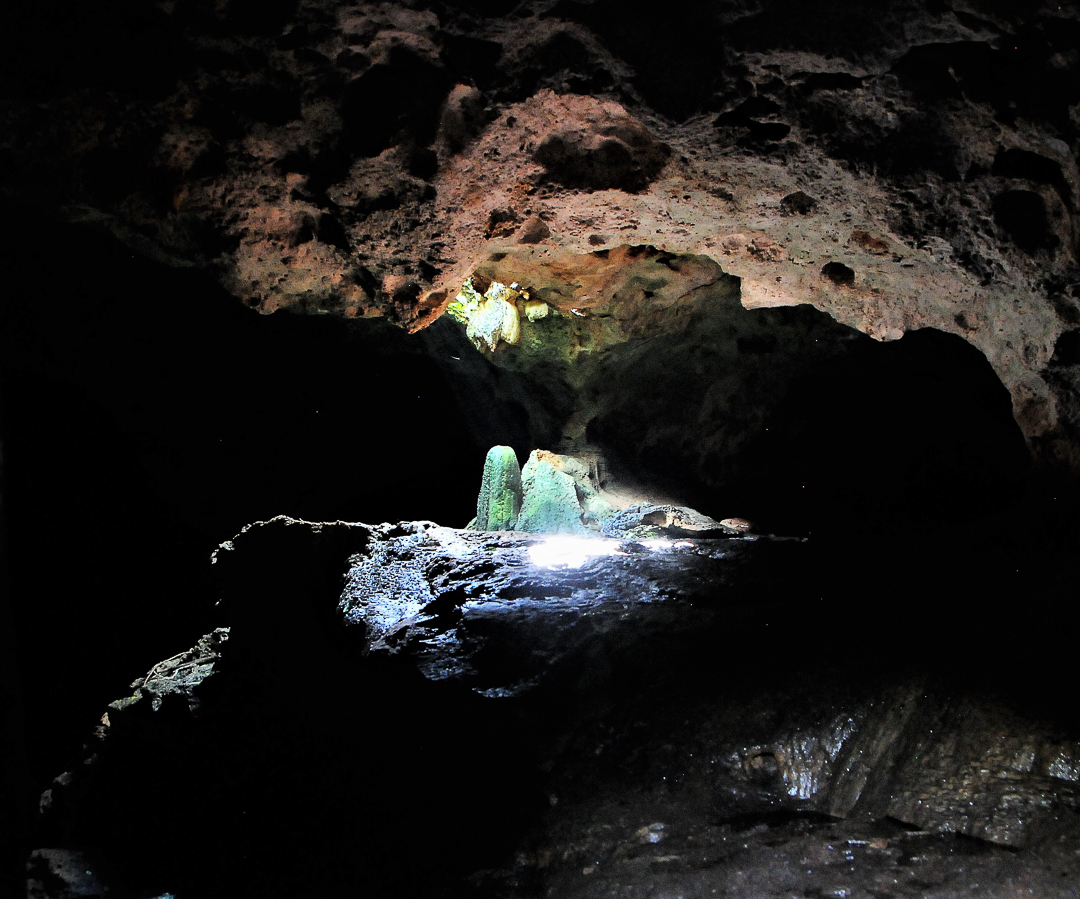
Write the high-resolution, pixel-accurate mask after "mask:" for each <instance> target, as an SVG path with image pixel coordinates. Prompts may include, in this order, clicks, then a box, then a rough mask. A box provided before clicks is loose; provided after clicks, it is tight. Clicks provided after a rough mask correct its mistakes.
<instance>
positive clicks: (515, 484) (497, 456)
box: [473, 446, 521, 531]
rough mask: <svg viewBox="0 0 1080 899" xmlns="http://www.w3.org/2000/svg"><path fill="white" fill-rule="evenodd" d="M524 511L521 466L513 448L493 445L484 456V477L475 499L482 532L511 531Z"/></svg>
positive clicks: (477, 518) (475, 523)
mask: <svg viewBox="0 0 1080 899" xmlns="http://www.w3.org/2000/svg"><path fill="white" fill-rule="evenodd" d="M520 512H521V469H520V468H519V467H518V460H517V456H516V455H515V454H514V449H513V447H510V446H493V447H492V448H491V449H489V450H488V454H487V457H486V458H485V459H484V477H483V480H481V482H480V495H479V496H478V497H477V499H476V520H475V522H474V524H473V526H474V527H475V528H476V529H477V530H479V531H512V530H513V529H514V527H515V526H516V525H517V523H518V515H519V514H520Z"/></svg>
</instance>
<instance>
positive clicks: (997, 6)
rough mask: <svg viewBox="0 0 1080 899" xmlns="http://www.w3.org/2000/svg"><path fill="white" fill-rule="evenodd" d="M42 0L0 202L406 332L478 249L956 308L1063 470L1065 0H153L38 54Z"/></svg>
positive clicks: (649, 291) (635, 304)
mask: <svg viewBox="0 0 1080 899" xmlns="http://www.w3.org/2000/svg"><path fill="white" fill-rule="evenodd" d="M47 6H48V5H47V4H46V5H45V11H44V14H43V15H41V16H40V18H35V14H36V13H35V12H32V11H29V10H27V11H23V12H21V13H20V16H21V17H22V19H21V21H22V22H23V23H25V24H26V25H27V28H28V29H30V30H31V33H29V34H22V33H21V32H20V30H19V28H15V29H13V30H12V31H10V34H12V35H13V39H11V38H9V44H10V46H7V47H6V48H5V49H6V50H7V51H8V52H6V54H5V65H7V66H9V67H10V69H11V71H12V72H14V73H16V74H17V77H15V78H7V79H5V80H4V83H5V85H6V86H5V88H4V94H3V106H2V115H3V121H4V124H5V128H4V134H5V137H4V140H3V145H2V147H0V151H2V154H3V168H4V171H5V172H6V173H7V175H6V177H5V185H4V192H5V193H4V195H5V198H6V199H8V200H11V201H14V202H15V203H16V204H17V203H19V202H23V203H35V204H38V203H43V202H44V203H48V204H50V205H51V206H52V207H53V208H55V209H57V210H59V211H60V212H61V213H62V214H63V215H66V216H67V217H68V218H70V219H73V220H79V221H83V222H87V223H92V224H95V225H98V226H101V227H105V228H108V229H109V230H111V231H112V232H113V233H115V234H117V235H118V236H119V237H121V239H123V240H124V241H126V242H127V243H128V244H129V245H130V246H132V247H133V248H136V249H138V250H140V251H141V252H145V253H148V254H151V255H153V256H154V257H156V258H159V259H163V260H168V261H169V262H171V263H173V264H175V265H184V266H204V267H208V268H210V269H212V270H213V271H214V272H216V274H217V276H218V278H219V279H220V280H221V282H222V283H223V284H225V285H226V286H227V287H228V289H229V290H230V291H232V292H233V294H234V295H235V296H236V297H237V298H239V299H240V300H242V301H244V302H245V303H248V304H250V305H252V306H254V307H256V308H259V309H261V310H263V311H271V310H274V309H279V308H289V309H295V310H301V311H308V312H320V313H329V314H333V315H339V316H344V317H350V318H351V317H364V316H386V317H388V318H389V319H391V320H393V321H395V322H398V323H400V324H401V325H403V326H404V327H406V328H410V329H415V328H423V327H424V326H426V325H428V324H430V323H431V322H432V321H433V319H434V318H435V317H436V316H438V314H439V313H440V311H441V310H442V309H443V308H444V307H445V305H446V303H447V302H449V301H450V300H452V299H453V297H454V296H455V294H456V292H457V291H458V289H459V288H460V286H461V284H462V283H463V282H464V280H465V279H466V278H467V277H469V276H471V275H473V274H474V273H475V272H477V271H488V272H493V273H497V274H498V275H499V279H500V280H502V281H504V283H508V284H509V283H511V282H513V281H516V282H518V283H520V284H521V285H523V286H525V287H529V288H531V289H533V290H534V291H536V292H539V293H541V294H543V296H544V297H545V301H546V302H548V303H549V304H552V306H553V308H554V309H556V310H557V311H558V313H559V314H561V315H576V314H578V313H580V314H582V315H585V316H588V315H593V314H600V313H598V312H596V311H595V310H598V309H601V308H606V307H607V306H608V305H609V303H610V300H611V298H612V297H615V298H616V300H617V301H616V303H615V306H616V307H617V310H618V312H617V314H619V315H622V316H624V317H627V318H629V319H633V320H638V321H640V322H641V323H642V327H643V328H645V329H646V330H648V331H649V332H650V333H656V332H658V331H663V330H664V327H665V326H664V325H662V324H659V323H656V322H655V321H654V319H655V317H656V316H655V307H656V305H657V302H658V297H659V298H661V305H665V304H667V303H669V302H675V301H679V300H680V299H681V298H684V297H687V296H691V295H692V293H693V291H694V290H695V289H696V288H698V287H700V286H701V281H700V279H699V278H698V273H699V272H700V271H701V270H702V269H703V267H704V268H705V269H708V268H710V267H711V269H712V271H713V272H714V274H713V276H712V281H713V282H715V280H716V278H718V277H720V276H721V274H722V276H723V277H724V278H727V279H728V280H729V281H730V282H731V285H732V287H731V289H732V290H733V291H734V292H735V295H737V296H738V297H739V298H740V300H741V302H742V304H743V305H744V306H746V307H748V308H759V307H773V306H777V305H790V304H810V305H812V306H814V307H816V308H817V309H820V310H824V311H825V312H827V313H828V314H829V315H830V316H832V317H833V318H835V319H836V320H837V321H840V322H843V323H844V324H846V325H850V326H852V327H855V328H858V329H859V330H861V331H862V332H864V333H866V334H869V335H871V336H873V337H874V338H876V339H879V340H894V339H896V338H898V337H900V336H901V335H902V334H904V333H905V332H909V331H912V330H913V329H919V328H927V327H930V328H935V329H939V330H941V331H945V332H948V333H950V334H955V335H958V336H960V337H962V338H963V339H964V340H966V341H968V342H969V343H970V344H972V345H973V346H975V347H977V348H978V349H979V350H981V351H982V352H983V353H984V354H985V356H986V358H987V359H988V360H989V361H990V364H991V365H992V367H993V370H994V371H995V372H996V373H997V376H998V377H999V378H1000V379H1001V381H1002V383H1003V384H1004V385H1005V386H1006V388H1007V389H1008V391H1009V394H1010V396H1011V401H1012V409H1013V412H1014V415H1015V417H1016V420H1017V422H1018V423H1019V425H1020V427H1021V429H1022V431H1023V433H1024V435H1025V437H1026V438H1027V439H1028V441H1029V443H1030V444H1031V446H1032V447H1033V448H1034V449H1035V450H1036V451H1037V453H1038V455H1039V457H1040V458H1041V459H1043V460H1045V461H1048V462H1050V461H1059V462H1064V463H1066V464H1067V465H1068V466H1071V467H1072V468H1074V469H1075V468H1077V467H1080V453H1078V451H1077V450H1076V447H1077V446H1078V445H1080V441H1078V439H1077V438H1078V435H1080V416H1078V414H1077V411H1076V408H1075V402H1074V400H1073V399H1072V396H1073V394H1074V393H1075V390H1074V388H1075V386H1076V381H1077V374H1076V370H1077V360H1076V359H1075V358H1073V356H1074V355H1075V353H1073V352H1072V349H1071V348H1072V345H1073V343H1075V337H1076V333H1077V330H1078V326H1080V305H1078V303H1080V296H1078V293H1080V276H1078V268H1077V253H1078V240H1080V237H1078V235H1080V227H1078V224H1077V204H1078V202H1080V193H1078V191H1080V178H1078V170H1077V147H1078V138H1080V113H1078V112H1077V110H1078V109H1080V88H1078V87H1077V85H1078V84H1080V76H1078V66H1080V61H1078V60H1080V55H1078V46H1080V13H1078V10H1077V6H1076V3H1075V2H1074V0H1068V2H1065V3H1058V2H1044V3H1032V4H1023V5H1021V4H1011V5H1010V4H1003V3H1001V2H997V0H947V2H937V0H934V2H931V0H893V2H890V3H887V4H884V5H882V4H876V5H874V7H873V8H871V7H869V6H867V5H866V4H863V3H856V2H853V0H852V2H847V0H845V2H842V3H834V4H830V5H829V6H828V7H827V8H826V9H818V8H817V7H816V6H815V5H813V4H798V3H793V2H790V0H766V2H749V0H747V2H743V0H735V2H726V0H725V2H719V0H717V2H707V3H697V2H695V3H688V2H687V3H676V4H674V5H673V6H669V7H668V8H666V9H665V12H664V15H663V16H662V17H659V18H658V17H656V16H647V17H632V16H629V15H628V14H627V12H626V10H625V9H623V8H622V7H621V6H620V5H618V4H615V3H614V2H612V0H591V2H589V0H529V2H522V3H499V2H495V3H469V4H443V3H437V2H431V3H428V2H423V0H417V2H410V3H405V4H385V3H356V4H353V5H345V6H342V5H340V4H337V3H334V2H330V0H295V2H284V3H273V4H271V5H270V7H269V8H267V9H263V8H262V7H261V6H258V5H256V4H251V3H244V2H240V0H232V2H228V3H221V4H205V3H200V2H196V0H176V2H167V3H160V4H154V5H150V6H146V5H145V4H135V3H130V4H123V5H121V7H120V8H118V10H117V11H116V15H115V16H113V17H110V18H109V20H108V23H107V24H106V23H105V22H104V20H100V21H99V20H97V19H95V18H94V16H93V14H92V13H91V12H89V11H80V12H78V13H76V14H72V15H69V16H66V17H64V19H63V21H64V24H65V30H64V31H63V33H62V34H61V35H60V37H59V38H58V41H59V43H51V44H50V45H51V46H52V47H53V52H51V53H48V54H41V53H39V51H38V48H39V46H40V45H41V44H42V43H43V42H44V38H43V36H42V35H40V34H37V33H35V32H33V29H34V28H35V27H42V28H46V27H47V28H50V29H52V28H53V27H54V26H53V22H54V19H52V18H50V17H49V16H48V9H47ZM42 23H48V24H47V25H46V24H42ZM51 37H52V35H51V33H50V38H51ZM16 208H17V206H16ZM642 253H644V254H646V255H648V254H654V253H659V254H661V255H662V259H663V260H664V261H665V262H664V264H665V265H667V266H668V267H669V268H670V269H672V270H673V271H675V272H677V273H678V274H677V275H667V276H665V284H666V286H665V287H664V289H663V290H661V291H660V292H659V293H658V292H657V291H656V290H655V289H654V287H652V286H651V285H650V283H649V280H648V278H645V279H644V280H643V279H642V277H641V276H640V275H639V274H634V273H632V272H630V271H629V270H623V267H622V264H621V261H622V260H624V259H625V258H626V257H628V256H634V255H635V254H642ZM616 262H618V263H619V264H618V265H616V264H615V263H616ZM685 268H688V269H689V271H685V270H684V269H685ZM736 279H737V280H736ZM665 298H666V299H665ZM573 310H577V311H578V313H575V312H574V311H573ZM603 314H607V313H603ZM661 317H662V316H661ZM646 322H648V324H645V323H646Z"/></svg>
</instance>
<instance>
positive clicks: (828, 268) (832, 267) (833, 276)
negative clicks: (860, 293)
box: [821, 262, 855, 286]
mask: <svg viewBox="0 0 1080 899" xmlns="http://www.w3.org/2000/svg"><path fill="white" fill-rule="evenodd" d="M821 274H822V275H824V276H825V277H826V278H828V279H829V280H830V281H832V282H833V284H840V285H843V286H848V285H851V284H854V283H855V272H854V271H853V270H852V269H851V268H849V267H848V266H846V265H844V263H842V262H826V263H825V265H823V266H822V267H821Z"/></svg>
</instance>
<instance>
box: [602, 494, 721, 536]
mask: <svg viewBox="0 0 1080 899" xmlns="http://www.w3.org/2000/svg"><path fill="white" fill-rule="evenodd" d="M603 532H604V535H605V536H607V537H629V538H631V539H641V538H645V537H710V536H719V535H730V534H732V533H735V530H734V529H733V528H731V527H729V526H725V525H724V524H723V523H722V522H719V521H714V520H713V519H712V518H709V516H708V515H702V514H701V513H700V512H698V511H696V510H694V509H690V508H688V507H686V506H674V505H670V504H666V503H664V504H657V503H635V504H634V505H632V506H627V507H626V508H625V509H623V510H621V511H620V512H618V513H616V514H615V515H613V516H612V517H611V518H610V519H608V521H607V522H605V523H604V528H603Z"/></svg>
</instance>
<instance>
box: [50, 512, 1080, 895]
mask: <svg viewBox="0 0 1080 899" xmlns="http://www.w3.org/2000/svg"><path fill="white" fill-rule="evenodd" d="M560 541H561V542H560ZM215 561H216V571H217V573H218V574H219V576H220V580H219V585H220V588H221V591H222V609H223V610H224V611H225V613H226V614H227V616H228V618H229V620H230V622H231V626H230V628H229V629H228V632H227V633H226V632H225V631H223V630H219V631H216V632H214V633H213V634H211V635H208V636H207V637H205V638H203V639H202V640H200V641H199V643H198V644H197V645H196V646H195V647H194V648H193V649H192V650H190V651H188V652H186V653H181V654H178V655H177V656H174V657H173V658H171V659H169V660H166V661H165V662H162V663H160V664H158V665H155V666H154V667H153V669H151V671H150V672H149V673H148V674H147V675H146V676H145V677H143V678H141V679H139V680H137V681H136V682H135V683H133V685H132V688H133V690H134V692H133V694H132V695H130V696H127V697H125V698H123V699H120V700H118V701H116V702H114V703H112V704H111V705H110V706H109V707H108V711H107V714H106V716H105V717H104V718H103V719H102V724H101V726H100V727H99V728H98V729H97V731H96V732H95V735H94V737H93V738H92V739H91V741H90V743H89V744H88V746H87V749H86V760H85V764H81V765H79V766H78V767H77V768H76V769H74V770H73V771H72V772H70V773H68V774H65V775H63V776H61V777H60V778H58V779H57V780H56V781H55V782H54V784H53V785H52V788H51V789H50V791H49V792H48V793H47V795H46V796H45V797H44V807H45V815H44V817H43V819H42V821H41V822H40V824H39V828H38V830H37V832H36V835H37V836H39V837H40V838H41V840H42V841H43V842H41V843H40V845H41V846H47V847H52V848H49V849H47V850H44V851H41V852H37V853H35V854H34V856H33V858H32V859H31V874H32V876H34V877H37V878H40V881H41V882H42V883H43V884H44V886H43V888H42V890H41V891H40V893H39V894H37V895H42V896H54V895H63V894H61V893H57V892H56V889H57V883H58V881H57V880H56V879H55V877H61V878H62V879H63V880H64V882H66V883H68V884H70V885H74V884H76V883H78V882H83V881H80V879H79V878H81V877H82V871H83V870H89V871H92V872H93V879H94V881H95V882H96V883H98V884H99V885H100V884H107V885H109V887H110V889H112V890H113V891H114V892H117V893H122V894H131V895H142V894H145V893H147V892H150V891H154V890H156V891H158V892H164V891H174V892H175V893H176V894H177V895H180V894H182V893H183V892H185V891H186V892H190V893H192V894H193V895H201V896H218V895H221V896H228V895H236V893H237V891H245V890H251V889H257V890H258V892H259V893H260V894H261V895H267V896H294V895H297V894H298V892H301V891H323V892H325V891H339V892H341V893H342V894H344V893H347V892H353V891H357V890H360V891H364V890H376V891H378V892H379V893H380V895H391V896H403V897H404V896H411V895H418V894H420V893H427V894H431V895H454V896H462V897H468V896H476V897H483V896H491V895H498V896H505V897H508V899H518V897H520V899H526V897H540V896H556V895H557V896H563V895H572V896H598V895H607V894H609V893H610V892H612V891H618V892H620V893H621V894H625V895H632V896H646V895H648V894H649V893H650V892H655V890H656V889H657V888H658V887H660V886H663V887H664V888H666V889H670V890H671V891H673V892H677V893H680V894H682V895H692V896H706V895H709V894H710V893H711V891H712V890H714V889H715V890H719V889H727V890H731V891H736V892H737V891H738V890H739V889H741V886H740V884H743V883H745V882H749V883H752V884H754V887H755V889H756V890H757V891H758V894H759V895H766V896H777V897H780V896H784V895H790V894H791V892H792V891H796V892H803V893H806V894H811V895H812V894H814V893H815V892H821V893H822V894H824V895H828V893H829V891H833V892H835V891H837V890H840V889H845V890H850V891H853V892H860V891H863V890H871V889H873V888H876V887H878V886H881V885H882V884H885V883H888V885H889V893H890V895H893V896H898V897H917V896H922V895H925V892H924V891H925V890H926V884H927V883H935V884H937V886H938V887H940V889H939V890H938V891H937V893H936V894H937V895H942V896H947V897H954V896H956V897H959V896H962V895H965V890H968V889H970V883H972V882H974V881H972V877H976V876H977V877H978V878H979V879H980V881H981V882H984V883H987V884H990V885H993V884H999V883H1005V882H1007V883H1010V884H1022V885H1023V886H1024V888H1030V889H1032V890H1034V892H1035V893H1036V894H1039V895H1054V893H1053V892H1045V891H1046V890H1052V889H1056V888H1057V887H1058V886H1059V885H1060V882H1061V878H1062V875H1063V873H1064V876H1065V877H1066V878H1075V877H1076V876H1078V874H1080V871H1078V869H1077V857H1078V856H1077V853H1076V850H1077V849H1078V848H1080V838H1078V834H1080V827H1078V823H1080V822H1078V810H1080V742H1078V739H1077V738H1078V736H1080V732H1078V731H1077V729H1076V725H1077V719H1076V716H1075V715H1074V714H1068V713H1064V714H1063V713H1061V712H1060V710H1059V713H1058V714H1057V715H1056V716H1050V717H1046V716H1043V715H1040V714H1032V713H1030V712H1028V713H1023V712H1021V711H1019V710H1018V709H1017V708H1016V707H1015V705H1014V704H1013V702H1012V699H1014V698H1015V695H1016V693H1015V692H1014V691H1016V690H1019V691H1020V692H1021V693H1022V692H1023V691H1024V690H1026V689H1028V688H1029V687H1030V683H1029V681H1030V679H1031V678H1032V677H1035V678H1036V680H1037V679H1038V678H1039V675H1036V674H1034V673H1030V674H1025V673H1024V672H1025V669H1026V668H1027V666H1028V664H1029V662H1030V660H1031V658H1032V652H1033V650H1032V648H1031V646H1030V644H1027V645H1026V648H1025V643H1024V642H1023V641H1022V639H1020V635H1018V634H1016V633H1015V632H1014V631H1015V629H1014V628H1013V627H1012V626H1011V625H1010V624H1009V623H1007V622H1006V623H1001V624H997V625H994V624H990V625H989V627H988V630H989V632H990V633H992V634H993V635H994V636H995V638H996V639H998V640H1002V641H1004V642H1005V643H1006V644H1007V645H1008V646H1009V650H1010V660H1011V661H1012V662H1015V663H1016V664H1015V666H1011V667H1010V670H1009V671H1003V670H995V671H990V672H987V671H975V670H972V664H971V661H970V654H969V652H968V649H967V645H966V643H965V642H964V640H965V639H966V637H968V636H970V633H971V626H970V621H969V620H968V619H965V617H964V615H963V614H961V610H959V609H956V608H948V607H945V608H943V607H942V604H941V603H940V602H939V601H937V600H933V599H930V598H929V597H928V598H927V599H926V600H924V601H921V600H919V599H918V598H916V599H915V600H913V601H911V602H910V603H909V604H908V607H907V609H908V614H909V615H911V616H912V617H919V616H922V615H927V614H934V615H935V621H936V628H935V632H934V635H933V641H932V642H924V643H923V647H924V648H925V650H926V651H925V652H921V653H918V654H913V653H912V652H911V649H910V645H909V643H908V641H909V639H910V637H911V636H912V635H914V634H917V633H918V630H917V628H915V627H913V626H909V625H905V624H903V623H901V624H900V625H899V626H897V627H894V628H893V629H891V630H890V631H889V632H888V633H882V632H881V631H880V630H879V629H878V627H877V622H876V620H875V619H873V618H870V617H866V616H864V617H863V620H862V622H861V623H859V622H858V616H859V615H860V610H861V608H862V607H864V605H865V604H864V603H863V602H861V601H860V599H859V598H858V597H857V596H856V594H855V593H854V592H851V590H850V588H851V587H853V586H856V585H857V584H858V583H860V582H861V581H862V578H863V577H864V576H865V573H866V569H865V568H864V567H859V566H852V565H848V566H846V568H843V567H841V568H831V567H830V566H828V565H827V564H824V565H823V564H822V563H825V562H826V561H827V560H826V559H824V558H823V557H822V556H821V555H820V554H819V553H818V551H817V550H816V549H815V547H814V545H813V544H812V543H808V542H805V541H794V540H777V539H770V538H757V539H750V538H745V537H734V538H730V539H709V540H701V541H689V542H683V543H679V544H673V543H671V542H668V543H666V544H663V543H661V544H659V545H657V544H655V543H654V544H650V543H648V542H644V543H642V542H636V541H628V540H606V541H605V540H599V539H596V538H594V539H592V540H589V541H586V542H585V543H584V544H582V543H581V541H572V540H571V541H569V542H568V540H567V538H565V537H562V538H548V539H542V538H538V537H536V536H533V535H522V534H507V533H503V534H482V533H477V532H474V531H465V530H454V529H450V528H444V527H440V526H438V525H435V524H432V523H430V522H405V523H401V524H395V525H390V524H385V525H380V526H375V527H372V526H367V525H361V524H345V523H341V522H337V523H326V524H311V523H308V522H302V521H297V520H293V519H286V518H278V519H274V520H273V521H270V522H263V523H257V524H255V525H252V526H249V527H247V528H245V529H244V531H242V532H241V533H240V534H238V535H237V536H236V537H235V538H234V539H233V540H232V541H230V542H228V543H226V544H223V545H222V547H221V548H220V549H219V550H218V552H217V553H216V554H215ZM984 571H985V576H984V577H982V578H979V586H980V587H981V588H983V591H984V592H983V595H984V596H986V597H987V600H988V601H991V600H997V599H1000V598H1001V597H1002V595H1003V594H1002V591H1001V590H1000V588H998V589H995V588H994V587H993V586H991V584H992V583H993V582H994V581H995V580H996V578H997V577H998V575H997V574H995V573H992V572H990V570H989V569H988V568H987V569H984ZM925 574H926V571H925V570H920V571H913V572H911V573H908V574H904V575H901V576H899V577H894V578H893V579H892V582H891V583H890V584H889V585H888V586H887V587H886V588H884V589H883V590H882V592H881V594H880V595H879V596H878V600H879V601H881V602H889V601H892V600H893V599H894V598H895V597H897V596H902V595H904V594H905V593H906V591H909V590H910V589H911V588H912V586H914V585H916V584H918V583H919V582H920V580H921V579H922V578H923V577H924V576H925ZM343 576H344V577H343ZM848 578H855V581H854V582H849V581H848ZM969 581H970V579H969ZM822 597H827V609H828V614H827V615H820V614H819V615H817V616H815V615H812V614H809V612H810V610H812V609H820V608H822V606H821V605H820V604H821V603H822V601H823V599H822ZM837 621H845V622H847V623H848V626H847V627H844V628H838V627H837V624H836V622H837ZM853 622H854V624H853ZM982 636H983V638H984V639H985V638H986V636H987V634H983V635H982ZM1065 639H1066V638H1064V637H1063V638H1062V639H1061V640H1055V639H1052V638H1051V639H1048V640H1046V641H1044V646H1045V647H1047V648H1050V647H1053V648H1055V649H1056V648H1060V647H1061V646H1062V645H1064V642H1063V641H1064V640H1065ZM1058 670H1059V671H1060V672H1065V671H1067V670H1069V666H1068V664H1063V665H1062V666H1060V667H1059V669H1058ZM1048 674H1050V669H1048V668H1046V667H1044V668H1043V671H1042V676H1046V675H1048ZM148 821H168V822H170V826H169V827H168V828H165V829H162V828H157V827H147V826H146V822H148ZM957 835H964V836H966V837H976V838H978V843H976V842H975V841H971V842H969V843H964V842H961V841H959V840H958V839H957ZM436 837H437V838H436ZM1006 849H1007V850H1008V851H1006ZM1016 849H1022V850H1023V851H1022V852H1020V853H1017V852H1015V851H1014V850H1016ZM958 856H959V857H958ZM808 858H809V859H812V861H807V859H808ZM193 859H198V864H194V863H193V861H192V860H193ZM76 861H77V862H78V863H79V865H80V870H79V871H74V870H73V866H74V863H75V862H76ZM69 868H71V869H72V870H68V869H69ZM50 871H51V872H52V874H53V875H54V879H52V880H50V878H49V876H48V872H50ZM76 875H78V877H76ZM88 879H89V878H88ZM88 879H87V882H88ZM99 892H100V890H99Z"/></svg>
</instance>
